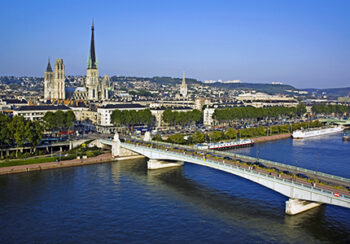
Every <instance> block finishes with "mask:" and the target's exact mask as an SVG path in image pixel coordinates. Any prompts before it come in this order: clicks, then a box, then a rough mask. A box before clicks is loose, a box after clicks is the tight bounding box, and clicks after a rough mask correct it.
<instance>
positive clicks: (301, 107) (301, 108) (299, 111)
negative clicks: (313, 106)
mask: <svg viewBox="0 0 350 244" xmlns="http://www.w3.org/2000/svg"><path fill="white" fill-rule="evenodd" d="M296 113H297V115H298V116H299V117H301V116H303V115H304V114H305V113H306V106H305V104H304V103H300V104H298V105H297V107H296Z"/></svg>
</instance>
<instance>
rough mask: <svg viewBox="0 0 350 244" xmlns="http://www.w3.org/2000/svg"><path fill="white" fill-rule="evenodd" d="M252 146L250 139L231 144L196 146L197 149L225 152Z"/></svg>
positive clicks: (220, 143) (219, 143)
mask: <svg viewBox="0 0 350 244" xmlns="http://www.w3.org/2000/svg"><path fill="white" fill-rule="evenodd" d="M253 145H254V141H253V140H250V139H242V140H236V141H231V142H218V143H203V144H198V145H197V147H198V148H199V149H213V150H225V149H232V148H241V147H250V146H253Z"/></svg>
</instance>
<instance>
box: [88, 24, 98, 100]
mask: <svg viewBox="0 0 350 244" xmlns="http://www.w3.org/2000/svg"><path fill="white" fill-rule="evenodd" d="M86 87H87V91H88V99H89V100H98V97H99V96H98V90H99V89H98V88H99V82H98V69H97V61H96V55H95V40H94V22H92V26H91V45H90V56H89V60H88V65H87V71H86Z"/></svg>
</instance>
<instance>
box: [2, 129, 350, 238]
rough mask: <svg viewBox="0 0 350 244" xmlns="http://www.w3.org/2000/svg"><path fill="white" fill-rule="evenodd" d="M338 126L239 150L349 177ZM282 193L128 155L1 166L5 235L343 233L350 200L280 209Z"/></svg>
mask: <svg viewBox="0 0 350 244" xmlns="http://www.w3.org/2000/svg"><path fill="white" fill-rule="evenodd" d="M349 149H350V142H343V141H342V140H341V134H337V135H330V136H326V137H322V138H316V139H308V140H302V141H293V140H292V139H285V140H279V141H272V142H266V143H259V144H256V145H255V146H254V147H251V148H244V149H239V150H235V152H237V153H241V154H246V155H251V156H259V157H260V158H264V159H269V160H274V161H279V162H284V163H288V164H292V165H297V166H302V167H306V168H309V169H313V170H319V171H323V172H326V173H331V174H336V175H340V176H344V177H348V178H350V150H349ZM286 200H288V199H287V198H286V197H284V196H282V195H280V194H278V193H276V192H273V191H271V190H269V189H267V188H265V187H262V186H260V185H257V184H255V183H253V182H250V181H248V180H244V179H242V178H239V177H237V176H234V175H231V174H228V173H225V172H220V171H217V170H214V169H210V168H205V167H202V166H198V165H192V164H188V163H187V164H185V165H184V166H183V167H179V168H172V169H163V170H156V171H147V168H146V160H144V159H141V160H130V161H124V162H113V163H104V164H96V165H87V166H82V167H72V168H62V169H54V170H47V171H42V172H30V173H21V174H14V175H3V176H0V243H77V242H82V243H174V242H175V243H256V242H259V243H260V242H264V243H265V242H269V243H346V242H348V243H349V241H350V209H345V208H341V207H337V206H331V205H327V206H326V205H322V206H321V207H319V208H315V209H312V210H310V211H308V212H305V213H302V214H299V215H296V216H286V215H285V214H284V207H285V201H286Z"/></svg>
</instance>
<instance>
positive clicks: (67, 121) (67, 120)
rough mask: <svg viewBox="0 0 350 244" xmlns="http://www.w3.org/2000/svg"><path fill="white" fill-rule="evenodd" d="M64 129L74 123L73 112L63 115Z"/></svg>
mask: <svg viewBox="0 0 350 244" xmlns="http://www.w3.org/2000/svg"><path fill="white" fill-rule="evenodd" d="M65 117H66V118H65V127H68V128H70V127H73V125H74V122H75V121H76V118H75V115H74V113H73V111H68V112H66V113H65Z"/></svg>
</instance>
